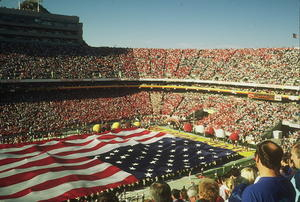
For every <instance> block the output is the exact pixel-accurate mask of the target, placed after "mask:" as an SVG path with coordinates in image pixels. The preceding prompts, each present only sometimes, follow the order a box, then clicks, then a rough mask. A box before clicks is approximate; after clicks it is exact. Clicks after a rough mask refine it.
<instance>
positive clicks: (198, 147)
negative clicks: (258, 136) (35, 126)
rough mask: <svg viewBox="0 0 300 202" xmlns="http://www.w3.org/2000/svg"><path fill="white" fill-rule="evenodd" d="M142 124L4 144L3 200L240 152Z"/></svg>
mask: <svg viewBox="0 0 300 202" xmlns="http://www.w3.org/2000/svg"><path fill="white" fill-rule="evenodd" d="M236 156H237V154H236V153H235V152H233V151H231V150H228V149H222V148H218V147H212V146H209V145H208V144H205V143H203V142H197V141H193V140H189V139H183V138H179V137H175V136H173V135H171V134H167V133H163V132H154V131H149V130H146V129H143V128H130V129H119V130H114V131H110V132H105V133H93V134H85V135H74V136H70V137H68V138H64V139H54V140H49V141H43V142H36V143H31V144H14V145H4V144H2V145H0V201H1V200H4V201H62V200H67V199H71V198H76V197H80V196H85V195H89V194H92V193H96V192H100V191H103V190H106V189H111V188H116V187H118V186H121V185H126V184H132V183H135V182H137V181H140V180H143V179H146V178H154V177H157V176H162V175H166V174H170V173H174V172H177V171H182V170H183V169H192V168H194V167H196V166H198V167H199V166H201V165H203V167H205V166H207V165H208V164H213V163H215V162H216V161H218V162H220V161H221V160H222V159H223V160H228V159H230V158H234V157H236Z"/></svg>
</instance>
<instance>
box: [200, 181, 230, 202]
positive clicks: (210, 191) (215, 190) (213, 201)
mask: <svg viewBox="0 0 300 202" xmlns="http://www.w3.org/2000/svg"><path fill="white" fill-rule="evenodd" d="M199 198H200V199H199V200H197V202H222V201H224V200H223V199H222V197H220V196H219V185H218V183H217V182H216V181H215V180H213V179H210V178H203V179H202V180H201V181H200V183H199Z"/></svg>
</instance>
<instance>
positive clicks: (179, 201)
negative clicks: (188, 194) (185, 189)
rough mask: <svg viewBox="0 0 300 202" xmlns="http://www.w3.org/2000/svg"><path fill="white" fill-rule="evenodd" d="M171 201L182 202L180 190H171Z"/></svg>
mask: <svg viewBox="0 0 300 202" xmlns="http://www.w3.org/2000/svg"><path fill="white" fill-rule="evenodd" d="M172 199H173V202H184V201H183V200H182V199H181V198H180V190H178V189H172Z"/></svg>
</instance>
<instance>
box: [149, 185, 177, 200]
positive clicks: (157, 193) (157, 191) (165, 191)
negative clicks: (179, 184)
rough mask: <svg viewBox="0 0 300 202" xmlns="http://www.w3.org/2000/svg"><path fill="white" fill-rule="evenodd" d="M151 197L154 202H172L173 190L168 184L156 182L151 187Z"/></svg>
mask: <svg viewBox="0 0 300 202" xmlns="http://www.w3.org/2000/svg"><path fill="white" fill-rule="evenodd" d="M150 196H151V199H152V201H153V202H172V201H173V200H172V193H171V188H170V186H169V185H168V184H167V183H166V182H154V183H152V184H151V185H150Z"/></svg>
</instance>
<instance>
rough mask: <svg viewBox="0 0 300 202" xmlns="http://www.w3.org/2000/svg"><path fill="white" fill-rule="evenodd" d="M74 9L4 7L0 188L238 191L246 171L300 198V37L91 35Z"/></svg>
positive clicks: (69, 195) (137, 193) (107, 195)
mask: <svg viewBox="0 0 300 202" xmlns="http://www.w3.org/2000/svg"><path fill="white" fill-rule="evenodd" d="M74 15H77V14H76V13H74V14H73V15H72V16H71V15H61V14H53V13H51V12H50V11H48V10H47V8H46V7H44V6H43V4H42V2H40V1H36V0H25V1H22V2H20V3H19V8H6V7H0V47H1V49H0V66H1V67H0V82H1V85H0V90H1V92H0V93H1V99H0V100H1V101H0V111H1V115H0V124H1V127H0V148H1V149H0V201H14V202H15V201H22V202H23V201H111V202H114V201H120V202H121V201H126V202H127V201H132V202H133V201H136V202H137V201H140V202H142V201H143V202H144V201H148V202H149V201H172V200H173V201H176V200H177V201H196V200H199V201H204V199H205V200H206V201H242V198H239V200H237V199H236V198H233V197H235V195H234V194H237V192H236V190H237V188H238V187H239V185H240V184H241V181H240V179H241V178H243V179H244V178H245V177H244V176H245V174H244V173H245V172H246V171H247V172H249V170H250V171H251V172H252V174H253V180H249V181H247V183H248V184H247V183H246V184H247V186H253V185H255V184H253V183H254V179H255V178H257V179H256V180H257V181H258V182H257V184H259V183H260V182H261V181H260V179H259V178H261V179H262V178H264V177H266V176H269V175H265V173H267V172H266V170H268V174H270V173H271V174H273V175H272V177H275V178H280V179H281V178H284V179H285V180H286V179H288V182H290V181H291V182H292V180H294V184H295V183H296V187H295V190H294V189H293V190H292V191H293V194H290V196H288V197H294V199H295V201H297V198H295V197H296V196H298V197H299V195H296V194H299V187H298V188H297V186H298V185H299V184H300V174H299V169H300V165H299V164H300V163H299V162H300V151H299V148H300V147H299V140H300V110H299V101H300V94H299V92H300V85H299V84H300V52H299V47H279V48H275V47H272V48H270V47H266V48H227V49H196V48H182V49H181V48H148V47H144V48H128V47H106V46H100V47H92V46H90V45H88V44H87V43H86V42H85V40H84V39H83V32H84V29H83V27H84V24H83V23H81V22H80V16H79V17H78V16H74ZM291 37H292V38H294V39H295V40H296V41H297V40H299V39H298V38H299V36H298V34H292V36H291ZM264 142H267V143H266V144H272V146H274V145H275V146H276V148H277V147H278V148H280V152H279V153H278V152H277V150H276V151H275V149H274V151H273V150H272V148H271V149H270V150H266V151H265V150H264V148H265V147H263V146H261V145H263V144H264ZM297 145H298V146H297ZM265 146H266V145H265ZM275 146H274V147H275ZM297 149H298V150H297ZM260 152H261V153H263V154H260ZM276 152H277V153H276ZM297 152H298V157H297V155H296V154H297ZM268 155H269V156H268ZM293 155H296V157H295V156H293ZM262 156H263V157H262ZM279 157H280V158H279ZM263 158H267V161H268V162H267V163H266V162H265V161H264V160H262V159H263ZM272 158H274V159H275V160H274V161H276V162H277V163H279V164H280V165H279V166H277V165H278V164H276V166H273V167H272V166H268V165H269V164H272V161H273V159H272ZM297 158H298V160H297ZM278 159H279V160H278ZM297 162H298V163H297ZM268 163H269V164H268ZM264 166H266V167H264ZM297 176H298V177H297ZM207 179H209V180H211V181H209V182H211V183H214V184H216V186H217V195H218V196H216V197H218V198H216V197H215V198H213V199H210V198H207V199H206V198H204V197H205V196H204V195H205V194H203V193H202V192H204V188H201V187H203V185H202V184H201V183H202V182H203V183H204V182H205V181H206V180H207ZM243 182H244V181H243ZM157 183H161V184H159V185H157ZM214 184H213V185H214ZM291 184H292V183H291ZM294 184H293V185H294ZM297 184H298V185H297ZM156 185H157V186H164V185H166V187H167V188H165V189H166V190H167V191H166V190H164V189H163V188H161V190H155V189H159V188H157V187H155V186H156ZM209 186H210V185H206V186H204V187H209ZM265 189H266V190H267V189H268V188H265ZM297 189H298V190H297ZM245 190H246V191H247V193H248V192H249V191H248V189H247V188H246V189H245ZM249 190H250V189H249ZM155 191H157V192H155ZM164 191H166V192H168V193H169V194H170V197H172V198H164V197H169V196H166V195H165V196H164V197H162V200H158V199H156V198H155V197H158V195H159V193H160V192H164ZM246 191H245V192H246ZM154 192H155V193H156V195H155V193H154ZM274 192H275V191H274ZM153 193H154V194H153ZM278 193H279V192H278ZM278 193H276V194H277V195H275V196H274V198H272V199H271V198H270V201H280V200H282V199H283V198H280V197H281V195H280V194H278ZM286 193H289V192H288V191H286ZM239 194H240V197H241V196H242V195H241V193H239ZM244 194H245V193H244ZM244 194H243V201H252V200H244ZM154 195H155V196H154ZM245 195H246V194H245ZM272 197H273V195H272ZM282 197H285V196H282ZM248 199H249V198H248ZM273 199H274V200H273ZM284 199H286V201H293V200H290V198H284ZM253 201H254V200H253ZM257 201H260V200H257ZM298 201H299V199H298Z"/></svg>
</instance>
